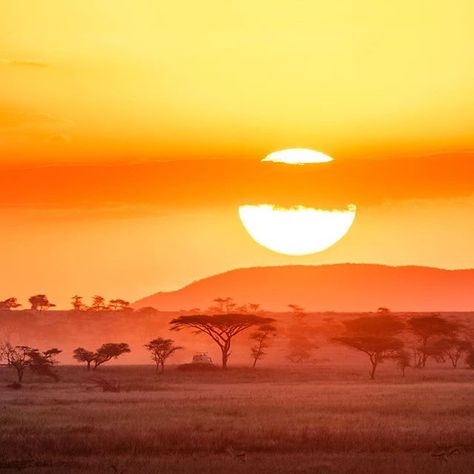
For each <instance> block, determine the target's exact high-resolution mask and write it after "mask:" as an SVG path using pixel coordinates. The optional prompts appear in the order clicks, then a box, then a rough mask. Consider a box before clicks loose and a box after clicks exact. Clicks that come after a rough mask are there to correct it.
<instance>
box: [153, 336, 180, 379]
mask: <svg viewBox="0 0 474 474" xmlns="http://www.w3.org/2000/svg"><path fill="white" fill-rule="evenodd" d="M145 347H146V348H147V349H148V350H149V351H150V355H151V358H152V359H153V360H154V361H155V364H156V372H157V373H158V370H160V372H161V373H164V371H165V362H166V360H167V359H168V358H169V357H170V356H172V355H173V354H174V353H175V352H176V351H179V350H180V349H182V347H181V346H175V345H174V341H173V339H163V338H162V337H157V338H156V339H153V340H152V341H150V342H149V343H148V344H145Z"/></svg>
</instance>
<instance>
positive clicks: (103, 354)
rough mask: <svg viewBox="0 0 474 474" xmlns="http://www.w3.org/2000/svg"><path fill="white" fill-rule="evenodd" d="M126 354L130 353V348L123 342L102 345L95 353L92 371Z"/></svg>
mask: <svg viewBox="0 0 474 474" xmlns="http://www.w3.org/2000/svg"><path fill="white" fill-rule="evenodd" d="M127 352H130V347H129V345H128V344H126V343H125V342H119V343H115V342H108V343H106V344H102V345H101V346H100V347H99V348H98V349H97V351H96V352H95V357H94V370H95V369H97V367H99V365H102V364H105V363H106V362H108V361H109V360H112V359H117V357H119V356H121V355H122V354H125V353H127Z"/></svg>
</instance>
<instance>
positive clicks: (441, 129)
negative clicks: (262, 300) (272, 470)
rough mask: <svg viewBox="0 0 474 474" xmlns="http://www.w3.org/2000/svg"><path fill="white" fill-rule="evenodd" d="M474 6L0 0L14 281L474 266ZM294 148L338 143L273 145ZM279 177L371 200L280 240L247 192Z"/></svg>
mask: <svg viewBox="0 0 474 474" xmlns="http://www.w3.org/2000/svg"><path fill="white" fill-rule="evenodd" d="M473 25H474V2H473V1H472V0H450V1H447V0H446V1H444V0H430V1H420V0H418V1H416V0H398V1H383V0H358V1H354V0H335V1H330V0H324V1H322V0H285V1H282V0H236V1H234V0H232V1H231V0H200V1H191V0H188V1H179V0H173V1H167V2H164V1H161V0H148V1H145V0H78V1H68V0H0V222H1V223H2V227H1V229H2V230H1V232H0V262H2V265H1V267H2V268H1V269H0V279H2V281H1V288H0V290H1V293H0V299H4V298H7V297H10V296H18V297H19V298H21V299H22V302H25V299H26V298H27V297H28V296H29V295H31V294H33V293H47V294H49V295H50V296H51V298H52V299H53V301H54V302H57V303H58V304H59V305H60V306H62V307H64V306H66V303H67V302H68V300H69V298H70V297H71V296H72V295H74V294H77V293H79V294H83V295H84V296H86V297H88V296H91V295H93V294H96V293H99V294H104V296H106V297H109V298H112V297H123V298H127V299H130V300H134V299H137V298H139V297H142V296H145V295H147V294H149V293H152V292H155V291H158V290H161V289H172V288H177V287H179V286H181V285H184V284H186V283H188V282H189V281H191V280H193V279H197V278H200V277H204V276H207V275H210V274H213V273H217V272H221V271H226V270H229V269H232V268H236V267H243V266H254V265H280V264H289V263H291V264H295V263H296V264H297V263H300V264H319V263H331V262H374V263H389V264H419V265H431V266H440V267H446V268H463V267H474V251H473V246H472V242H473V241H474V227H473V222H474V219H473V216H474V207H473V206H474V198H473V196H474V186H473V185H472V184H471V183H473V182H474V180H471V178H470V176H471V175H474V158H473V157H474V153H473V151H474V135H473V130H474V57H473V56H474V55H473V44H474V28H473ZM292 147H308V148H312V149H315V150H319V151H322V152H324V153H327V154H329V155H331V156H332V157H334V158H335V161H334V162H333V163H332V165H331V166H332V167H326V168H321V170H326V171H321V172H320V171H319V169H318V170H316V171H314V170H313V171H314V175H313V174H312V173H313V171H311V172H310V171H309V169H310V168H309V167H308V168H306V167H304V168H300V167H293V169H292V170H291V169H288V171H285V170H286V168H274V169H273V170H272V168H271V167H270V168H269V167H266V168H262V167H261V166H260V164H259V163H258V160H260V159H262V158H263V157H264V156H265V155H267V154H268V153H269V152H272V151H275V150H278V149H284V148H292ZM433 154H434V155H436V156H435V157H433V156H431V155H433ZM208 158H212V159H214V158H215V159H219V160H221V161H219V162H216V161H209V160H207V159H208ZM240 158H246V159H248V160H247V161H242V160H240ZM161 160H164V161H167V160H170V162H169V163H160V162H159V161H161ZM186 160H194V161H193V162H192V164H190V162H189V161H186ZM375 160H377V161H375ZM122 161H126V163H120V164H118V163H117V162H122ZM70 164H76V165H77V166H71V167H69V166H63V165H70ZM17 165H18V166H17ZM45 165H50V166H47V167H46V166H45ZM262 166H265V164H262ZM321 166H323V165H321ZM333 170H334V172H333ZM313 176H314V182H313ZM313 190H314V195H313ZM277 195H280V196H281V198H282V199H284V201H285V203H286V201H291V200H292V199H293V197H295V196H296V195H298V196H300V197H301V199H305V200H308V202H309V201H310V204H311V205H313V204H314V205H315V206H318V205H322V206H324V205H329V204H327V203H328V202H329V201H331V202H332V200H333V199H334V200H336V201H337V200H340V201H344V202H345V200H346V199H347V200H349V202H352V200H354V201H353V202H354V203H355V204H356V205H357V208H358V211H357V217H356V220H355V223H354V226H353V228H352V229H351V231H350V232H349V233H348V235H347V236H346V237H345V238H344V239H343V240H341V241H340V242H339V243H337V244H336V245H335V246H334V247H332V248H330V249H329V250H327V251H325V252H323V253H320V254H316V255H313V256H309V257H300V258H298V257H285V256H282V255H278V254H275V253H272V252H270V251H268V250H266V249H265V248H263V247H260V246H259V245H258V244H256V243H255V242H254V241H252V239H251V238H250V237H249V236H248V235H247V234H246V232H245V230H244V228H243V227H242V225H241V224H240V222H239V218H238V214H237V209H238V205H240V204H248V203H250V204H258V203H260V202H253V201H252V199H254V200H257V199H267V197H268V199H273V198H274V197H275V196H277ZM270 196H271V198H270ZM295 199H296V197H295ZM298 199H300V198H298ZM323 201H324V203H323V204H321V202H323ZM282 202H283V201H282ZM318 203H319V204H318ZM290 204H304V203H302V202H299V201H298V202H295V203H290ZM5 275H7V277H6V278H5ZM216 296H219V295H216Z"/></svg>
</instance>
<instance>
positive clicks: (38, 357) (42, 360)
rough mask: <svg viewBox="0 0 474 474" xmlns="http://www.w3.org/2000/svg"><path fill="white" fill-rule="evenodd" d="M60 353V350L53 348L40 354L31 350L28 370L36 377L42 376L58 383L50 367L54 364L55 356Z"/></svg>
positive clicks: (57, 378) (36, 350)
mask: <svg viewBox="0 0 474 474" xmlns="http://www.w3.org/2000/svg"><path fill="white" fill-rule="evenodd" d="M61 352H62V351H61V350H60V349H57V348H55V347H54V348H52V349H48V350H47V351H44V352H40V351H39V350H38V349H32V350H31V351H30V353H29V357H30V370H32V371H33V372H35V373H36V374H38V375H44V376H46V377H50V378H52V379H53V380H56V381H58V380H59V376H58V374H57V373H56V372H54V371H53V370H52V367H53V365H55V364H56V359H55V356H57V355H58V354H60V353H61Z"/></svg>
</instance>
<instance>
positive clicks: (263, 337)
mask: <svg viewBox="0 0 474 474" xmlns="http://www.w3.org/2000/svg"><path fill="white" fill-rule="evenodd" d="M275 332H276V328H275V326H273V325H271V324H263V325H262V326H260V327H259V328H258V329H257V330H256V331H255V332H253V333H252V334H250V340H251V341H252V345H251V346H250V356H251V358H252V359H253V364H252V367H253V368H255V366H256V365H257V361H259V360H261V359H263V358H264V357H265V355H266V352H265V349H268V348H269V347H270V343H269V342H270V338H271V337H272V336H275Z"/></svg>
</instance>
